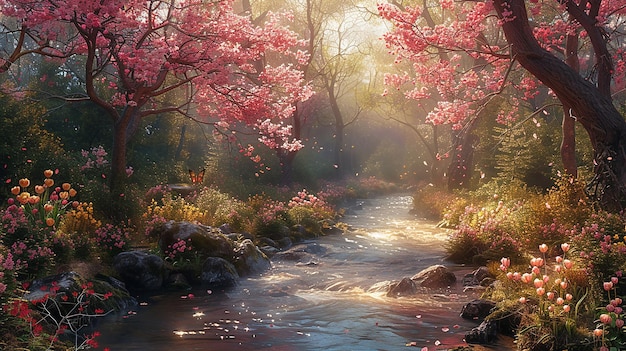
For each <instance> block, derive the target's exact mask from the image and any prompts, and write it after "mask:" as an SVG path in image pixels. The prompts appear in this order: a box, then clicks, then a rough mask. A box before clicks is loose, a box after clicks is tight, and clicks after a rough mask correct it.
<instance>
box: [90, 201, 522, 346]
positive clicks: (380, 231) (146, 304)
mask: <svg viewBox="0 0 626 351" xmlns="http://www.w3.org/2000/svg"><path fill="white" fill-rule="evenodd" d="M410 205H411V197H410V196H390V197H381V198H376V199H373V200H367V201H366V202H365V203H364V204H363V206H362V209H361V210H357V211H354V213H353V214H350V215H348V216H346V217H345V218H344V221H345V222H347V223H348V224H350V225H351V226H352V227H353V228H354V231H351V232H349V233H346V234H344V235H337V236H327V237H322V238H320V239H319V240H316V241H315V242H311V243H308V245H309V246H311V245H313V246H312V247H314V248H315V249H314V250H312V251H313V252H314V254H311V255H309V256H307V259H306V260H303V261H279V260H274V261H273V267H272V269H271V270H270V271H269V272H267V273H265V274H263V275H261V276H258V277H252V278H247V279H243V280H242V281H241V284H240V285H239V286H237V287H236V288H233V289H231V290H229V291H211V290H206V289H196V290H194V291H190V292H183V293H181V292H177V293H166V294H163V295H157V296H150V297H140V301H141V302H142V303H141V304H140V305H139V306H138V307H137V310H135V311H130V312H128V313H127V314H124V315H120V316H117V317H115V318H114V319H113V318H112V319H113V320H110V321H107V322H104V323H102V324H101V326H100V330H101V333H102V335H101V337H100V338H99V342H100V349H101V350H102V349H104V348H105V347H106V348H109V349H110V350H111V351H115V350H153V351H159V350H185V351H186V350H275V351H281V350H285V351H287V350H294V351H296V350H298V351H301V350H328V351H330V350H397V349H399V348H404V347H406V346H417V347H418V348H420V349H421V348H422V347H428V349H429V350H436V349H437V350H443V349H446V348H447V347H453V346H458V345H464V343H463V336H464V334H465V332H467V331H468V330H470V329H471V328H473V327H475V326H476V325H477V323H475V322H474V321H466V320H463V319H461V318H460V317H459V312H460V310H461V307H462V306H463V305H464V304H465V303H466V302H467V301H469V300H471V299H473V298H475V297H476V296H475V295H474V293H465V292H463V291H462V288H461V287H460V286H458V287H453V288H452V289H446V290H441V291H432V290H430V291H426V290H424V291H420V292H419V293H418V294H417V295H415V296H410V297H401V298H390V297H387V296H386V294H385V292H383V291H377V290H376V289H372V286H374V285H375V284H377V283H380V282H383V281H390V280H400V279H402V278H403V277H410V276H412V275H414V274H415V273H417V272H419V271H420V270H422V269H424V268H426V267H428V266H431V265H433V264H441V263H443V262H442V257H443V256H444V249H443V244H444V242H445V240H446V237H447V232H446V231H444V230H441V229H437V228H435V225H434V223H432V222H428V221H424V220H420V219H416V218H415V217H413V216H411V215H410V214H409V209H410ZM446 265H447V266H448V267H449V268H452V269H453V270H454V271H455V273H456V274H457V277H459V278H460V277H462V276H463V275H464V274H465V273H468V272H469V271H471V268H466V267H460V266H452V265H450V264H447V263H446ZM494 349H495V350H507V349H512V348H511V347H510V345H506V346H505V345H495V348H494Z"/></svg>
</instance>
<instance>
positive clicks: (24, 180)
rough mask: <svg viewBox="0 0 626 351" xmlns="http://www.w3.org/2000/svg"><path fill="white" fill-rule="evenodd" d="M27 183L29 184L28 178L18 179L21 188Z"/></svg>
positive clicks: (25, 186)
mask: <svg viewBox="0 0 626 351" xmlns="http://www.w3.org/2000/svg"><path fill="white" fill-rule="evenodd" d="M29 185H30V180H28V178H22V179H20V186H21V187H22V188H28V186H29Z"/></svg>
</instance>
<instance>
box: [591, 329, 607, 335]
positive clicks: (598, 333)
mask: <svg viewBox="0 0 626 351" xmlns="http://www.w3.org/2000/svg"><path fill="white" fill-rule="evenodd" d="M593 335H594V336H596V337H601V336H602V335H604V330H602V329H594V330H593Z"/></svg>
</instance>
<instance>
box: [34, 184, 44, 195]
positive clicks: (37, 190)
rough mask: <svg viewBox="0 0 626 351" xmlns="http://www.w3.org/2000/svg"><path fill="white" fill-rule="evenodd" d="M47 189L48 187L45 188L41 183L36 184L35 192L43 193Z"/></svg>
mask: <svg viewBox="0 0 626 351" xmlns="http://www.w3.org/2000/svg"><path fill="white" fill-rule="evenodd" d="M44 191H46V188H44V187H43V186H41V185H35V193H37V194H40V195H41V194H43V192H44Z"/></svg>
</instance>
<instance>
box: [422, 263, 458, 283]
mask: <svg viewBox="0 0 626 351" xmlns="http://www.w3.org/2000/svg"><path fill="white" fill-rule="evenodd" d="M411 280H413V281H414V282H415V284H417V285H418V286H421V287H424V288H431V289H437V288H447V287H449V286H452V285H454V284H455V283H456V276H455V275H454V273H452V272H451V271H450V270H449V269H448V268H446V267H445V266H442V265H434V266H430V267H428V268H426V269H423V270H422V271H420V272H419V273H417V274H415V275H414V276H413V277H411Z"/></svg>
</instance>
